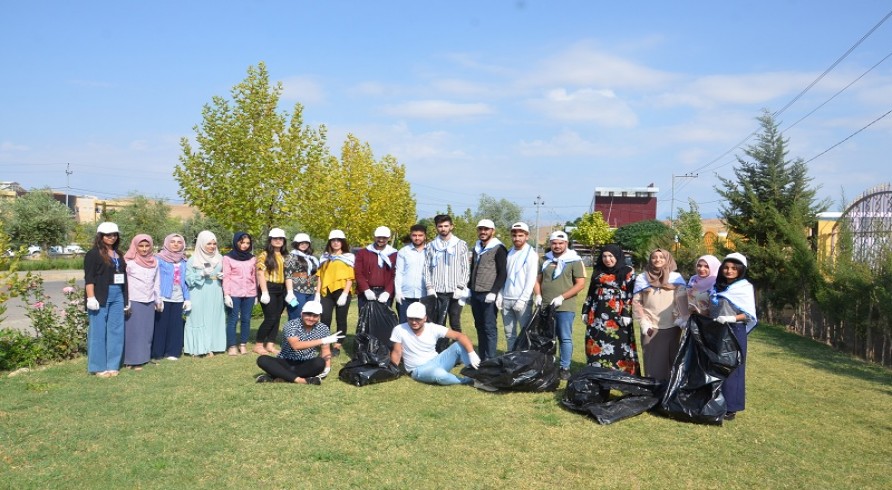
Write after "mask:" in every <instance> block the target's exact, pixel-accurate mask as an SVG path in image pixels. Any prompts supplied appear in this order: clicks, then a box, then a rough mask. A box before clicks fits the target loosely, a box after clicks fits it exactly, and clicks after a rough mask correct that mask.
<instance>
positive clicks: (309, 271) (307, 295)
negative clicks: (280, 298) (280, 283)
mask: <svg viewBox="0 0 892 490" xmlns="http://www.w3.org/2000/svg"><path fill="white" fill-rule="evenodd" d="M291 248H292V250H291V253H290V254H288V258H286V259H285V289H286V290H287V291H288V292H287V294H286V295H285V306H286V308H287V309H288V320H296V319H297V318H300V312H301V310H302V309H303V306H304V304H306V302H307V301H310V300H312V299H313V295H315V294H316V282H317V281H318V278H317V277H316V271H317V270H318V269H319V259H317V258H316V257H314V256H313V245H312V244H311V243H310V235H307V234H306V233H298V234H297V235H294V241H293V242H291Z"/></svg>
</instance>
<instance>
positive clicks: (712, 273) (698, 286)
mask: <svg viewBox="0 0 892 490" xmlns="http://www.w3.org/2000/svg"><path fill="white" fill-rule="evenodd" d="M701 260H702V261H704V262H706V264H707V265H709V275H708V276H706V277H700V276H698V275H696V274H695V275H693V276H691V280H690V281H688V288H690V289H693V290H694V291H697V292H698V293H702V292H704V291H709V290H710V289H712V286H713V285H714V284H715V279H716V276H718V274H719V267H720V266H721V265H722V263H721V262H719V259H718V258H716V257H715V256H714V255H702V256H700V257H699V258H698V259H697V262H694V263H695V264H699V263H700V261H701Z"/></svg>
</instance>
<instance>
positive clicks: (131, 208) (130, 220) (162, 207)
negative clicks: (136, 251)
mask: <svg viewBox="0 0 892 490" xmlns="http://www.w3.org/2000/svg"><path fill="white" fill-rule="evenodd" d="M130 199H131V202H130V204H128V205H126V206H124V207H122V208H120V209H116V210H113V211H109V213H108V215H109V216H108V219H109V220H110V221H113V222H115V223H116V224H117V225H118V228H120V230H121V237H122V240H124V242H122V243H121V247H122V249H123V250H126V249H127V247H129V246H130V239H131V238H133V237H134V236H136V235H138V234H140V233H146V234H148V235H149V236H151V237H152V239H153V240H154V241H155V244H156V245H161V244H162V243H163V240H164V237H165V236H167V235H168V234H169V233H173V232H174V231H176V230H177V229H179V228H180V223H179V221H177V220H175V219H173V218H172V217H171V216H170V206H168V205H167V203H166V202H164V200H163V199H150V198H148V197H146V196H143V195H141V194H134V195H132V196H130Z"/></svg>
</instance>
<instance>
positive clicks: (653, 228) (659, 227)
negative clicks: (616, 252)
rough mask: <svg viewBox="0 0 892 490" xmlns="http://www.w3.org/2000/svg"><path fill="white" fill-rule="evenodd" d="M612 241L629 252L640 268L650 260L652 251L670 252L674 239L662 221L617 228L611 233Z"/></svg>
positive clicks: (649, 221) (639, 222)
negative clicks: (664, 250)
mask: <svg viewBox="0 0 892 490" xmlns="http://www.w3.org/2000/svg"><path fill="white" fill-rule="evenodd" d="M613 241H615V242H616V243H618V244H619V246H620V247H622V248H623V250H629V251H631V252H632V257H633V258H634V259H635V263H636V264H637V265H638V266H639V267H640V266H641V265H643V264H646V263H647V261H648V260H649V259H650V252H651V251H652V250H653V249H655V248H663V249H666V250H671V247H672V243H673V242H674V241H675V237H674V234H673V233H672V229H671V228H669V227H668V226H666V225H665V224H664V223H663V222H662V221H657V220H645V221H637V222H635V223H630V224H628V225H625V226H621V227H619V228H617V230H616V231H615V232H614V233H613Z"/></svg>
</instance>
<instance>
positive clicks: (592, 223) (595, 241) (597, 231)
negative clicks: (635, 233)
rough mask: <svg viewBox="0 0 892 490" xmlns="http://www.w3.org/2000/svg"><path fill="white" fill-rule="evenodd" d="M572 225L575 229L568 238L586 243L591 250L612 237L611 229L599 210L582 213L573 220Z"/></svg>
mask: <svg viewBox="0 0 892 490" xmlns="http://www.w3.org/2000/svg"><path fill="white" fill-rule="evenodd" d="M574 226H576V229H575V230H573V232H572V233H571V234H570V238H572V239H573V240H574V241H577V242H579V243H582V244H584V245H588V246H589V247H591V248H592V250H594V249H595V248H596V247H599V246H601V245H604V244H605V243H608V242H609V241H610V240H611V239H612V238H613V230H611V229H610V225H609V224H607V222H606V221H604V216H603V215H602V214H601V212H600V211H595V212H594V213H585V214H583V215H582V216H580V217H579V218H578V219H577V220H576V221H574Z"/></svg>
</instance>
